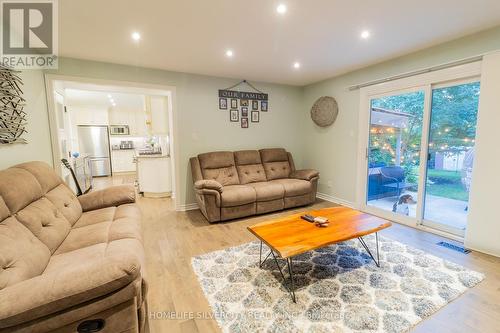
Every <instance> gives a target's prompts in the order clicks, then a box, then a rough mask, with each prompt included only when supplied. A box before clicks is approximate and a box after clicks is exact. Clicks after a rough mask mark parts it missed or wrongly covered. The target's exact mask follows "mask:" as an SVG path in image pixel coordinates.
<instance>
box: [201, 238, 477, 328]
mask: <svg viewBox="0 0 500 333" xmlns="http://www.w3.org/2000/svg"><path fill="white" fill-rule="evenodd" d="M364 239H365V240H366V242H367V244H368V246H369V248H370V249H375V239H374V237H373V236H371V237H370V236H367V237H365V238H364ZM379 245H380V260H381V267H380V268H378V267H377V266H376V265H375V264H374V263H373V261H372V260H371V258H370V257H369V256H368V254H366V253H365V251H364V249H363V248H362V246H361V244H360V243H359V241H358V240H351V241H347V242H344V243H340V244H338V245H333V246H329V247H326V248H323V249H319V250H316V251H313V252H309V253H305V254H303V255H300V256H297V257H295V258H294V264H293V269H294V274H295V279H294V282H295V286H296V296H297V303H293V302H292V300H291V297H290V294H289V293H288V292H287V289H286V288H285V285H284V284H283V280H282V277H281V275H280V273H279V271H278V269H277V266H276V263H275V261H274V260H273V259H272V256H271V257H270V258H271V259H268V260H267V261H266V262H265V263H264V265H263V267H262V268H259V247H260V243H259V242H253V243H248V244H244V245H241V246H237V247H232V248H228V249H225V250H221V251H216V252H212V253H208V254H204V255H201V256H198V257H195V258H193V260H192V264H193V268H194V270H195V272H196V274H197V276H198V279H199V281H200V284H201V286H202V289H203V291H204V293H205V295H206V297H207V299H208V301H209V303H210V305H211V307H212V310H213V312H214V316H215V318H216V320H217V322H218V324H219V326H220V327H221V328H222V331H223V332H231V333H233V332H309V333H320V332H321V333H323V332H358V331H364V332H406V331H408V330H409V329H410V328H411V327H412V326H414V325H416V324H417V323H418V322H420V321H421V320H422V319H424V318H426V317H428V316H429V315H431V314H432V313H434V312H436V311H437V310H438V309H439V308H441V307H443V306H444V305H446V304H447V303H448V302H450V301H452V300H453V299H455V298H457V297H458V296H459V295H460V294H462V293H463V292H465V291H466V290H467V289H468V288H471V287H473V286H474V285H476V284H477V283H479V282H480V281H481V280H482V279H483V278H484V276H483V275H482V274H480V273H477V272H474V271H470V270H467V269H465V268H464V267H462V266H459V265H457V264H454V263H451V262H449V261H446V260H443V259H440V258H438V257H435V256H432V255H430V254H428V253H425V252H423V251H420V250H417V249H414V248H411V247H409V246H406V245H404V244H401V243H399V242H396V241H393V240H390V239H387V238H384V237H380V236H379ZM268 251H269V250H268V248H267V247H266V246H264V247H263V258H264V256H265V255H266V254H267V252H268ZM372 252H373V250H372ZM279 263H280V265H281V267H282V269H283V268H286V262H285V261H284V260H279ZM285 271H286V269H285V270H284V274H285V276H286V277H287V278H288V275H287V274H286V273H285ZM287 283H288V282H287Z"/></svg>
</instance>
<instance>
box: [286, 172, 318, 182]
mask: <svg viewBox="0 0 500 333" xmlns="http://www.w3.org/2000/svg"><path fill="white" fill-rule="evenodd" d="M315 177H319V172H318V171H317V170H314V169H304V170H296V171H294V172H292V173H291V175H290V178H296V179H303V180H308V181H310V180H311V179H313V178H315Z"/></svg>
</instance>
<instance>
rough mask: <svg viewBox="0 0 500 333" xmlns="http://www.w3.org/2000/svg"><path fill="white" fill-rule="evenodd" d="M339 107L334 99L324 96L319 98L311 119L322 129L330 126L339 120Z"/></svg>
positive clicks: (313, 107)
mask: <svg viewBox="0 0 500 333" xmlns="http://www.w3.org/2000/svg"><path fill="white" fill-rule="evenodd" d="M338 114H339V107H338V105H337V101H336V100H335V98H333V97H329V96H323V97H320V98H318V100H317V101H316V102H314V105H313V106H312V108H311V119H312V120H313V121H314V123H315V124H316V125H318V126H321V127H327V126H330V125H331V124H333V123H334V122H335V119H337V115H338Z"/></svg>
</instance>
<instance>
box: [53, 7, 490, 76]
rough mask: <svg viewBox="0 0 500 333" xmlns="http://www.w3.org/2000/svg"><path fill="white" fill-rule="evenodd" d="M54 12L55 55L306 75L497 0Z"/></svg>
mask: <svg viewBox="0 0 500 333" xmlns="http://www.w3.org/2000/svg"><path fill="white" fill-rule="evenodd" d="M279 3H285V4H286V5H287V7H288V11H287V13H286V14H285V15H279V14H277V13H276V7H277V5H278V4H279ZM59 13H60V14H59V17H60V20H59V37H60V39H59V40H60V44H59V49H60V52H59V53H60V55H61V56H65V57H74V58H82V59H91V60H99V61H106V62H113V63H121V64H128V65H136V66H144V67H152V68H161V69H167V70H173V71H181V72H188V73H198V74H207V75H215V76H223V77H232V78H236V79H243V78H245V79H249V80H258V81H268V82H277V83H287V84H293V85H304V84H307V83H311V82H315V81H319V80H322V79H325V78H328V77H331V76H334V75H338V74H340V73H344V72H346V71H349V70H353V69H356V68H360V67H364V66H367V65H369V64H373V63H376V62H380V61H383V60H386V59H390V58H393V57H396V56H399V55H403V54H406V53H410V52H413V51H416V50H418V49H422V48H426V47H429V46H432V45H435V44H439V43H442V42H444V41H447V40H452V39H455V38H458V37H461V36H465V35H468V34H471V33H474V32H477V31H481V30H484V29H487V28H490V27H493V26H496V25H499V24H500V1H499V0H473V1H472V0H439V1H436V0H419V1H411V0H406V1H401V0H378V1H373V0H349V1H347V0H308V1H306V0H283V1H276V0H251V1H249V0H246V1H244V0H148V1H138V0H106V1H103V0H72V1H66V0H65V1H59ZM364 29H369V30H370V31H371V34H372V37H371V38H370V39H368V40H362V39H361V38H360V33H361V31H363V30H364ZM132 31H139V32H140V33H141V35H142V39H141V41H140V42H138V43H135V42H133V41H132V40H131V37H130V35H131V33H132ZM228 48H230V49H232V50H234V57H233V58H232V59H227V58H226V57H225V56H224V53H225V51H226V49H228ZM295 61H299V62H300V63H301V65H302V67H301V68H300V69H299V70H294V69H293V68H292V64H293V63H294V62H295Z"/></svg>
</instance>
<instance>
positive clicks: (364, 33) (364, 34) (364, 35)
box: [361, 30, 371, 39]
mask: <svg viewBox="0 0 500 333" xmlns="http://www.w3.org/2000/svg"><path fill="white" fill-rule="evenodd" d="M370 35H371V34H370V31H368V30H363V31H362V32H361V38H363V39H368V38H370Z"/></svg>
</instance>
